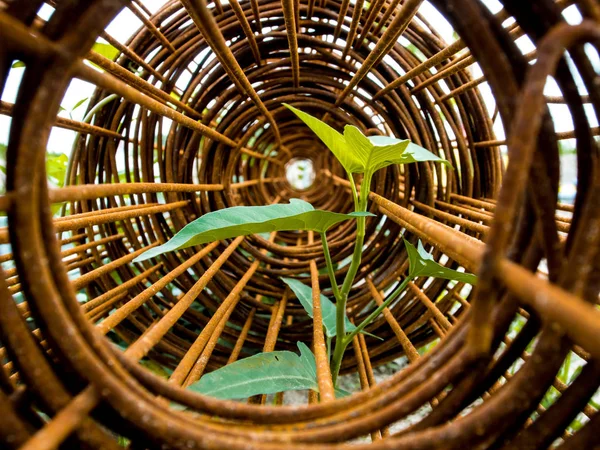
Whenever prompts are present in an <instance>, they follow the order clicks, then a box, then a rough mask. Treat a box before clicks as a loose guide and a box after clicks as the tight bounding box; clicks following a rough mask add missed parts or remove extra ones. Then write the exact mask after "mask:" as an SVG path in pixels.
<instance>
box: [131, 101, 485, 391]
mask: <svg viewBox="0 0 600 450" xmlns="http://www.w3.org/2000/svg"><path fill="white" fill-rule="evenodd" d="M285 106H286V107H287V108H289V109H290V110H291V111H292V112H294V113H295V114H296V115H297V116H298V117H299V118H300V119H301V120H302V121H303V122H304V123H305V124H306V125H308V127H309V128H311V130H312V131H313V132H314V133H315V134H316V135H317V136H318V137H319V138H320V139H321V140H322V141H323V142H324V143H325V145H326V146H327V147H328V148H329V149H330V150H331V151H332V153H333V154H334V155H335V157H336V158H337V159H338V161H339V162H340V163H341V165H342V167H343V168H344V169H345V171H346V173H347V176H348V180H349V182H350V186H351V191H352V197H353V203H354V212H352V213H350V214H339V213H333V212H329V211H319V210H315V209H314V208H313V207H312V205H310V204H309V203H307V202H304V201H301V200H297V199H292V200H290V203H289V204H288V205H285V204H280V205H270V206H249V207H233V208H227V209H222V210H219V211H215V212H211V213H208V214H205V215H203V216H202V217H200V218H199V219H197V220H195V221H194V222H191V223H190V224H188V225H187V226H185V227H184V228H183V229H182V230H181V231H180V232H179V233H177V234H176V235H175V236H174V237H173V238H172V239H171V240H169V241H168V242H167V243H165V244H163V245H161V246H159V247H156V248H154V249H151V250H149V251H148V252H146V253H144V254H143V255H140V256H139V257H138V258H137V259H136V260H135V261H143V260H146V259H148V258H152V257H156V256H158V255H160V254H162V253H164V252H168V251H173V250H177V249H182V248H185V247H190V246H193V245H199V244H204V243H208V242H211V241H215V240H220V239H227V238H231V237H236V236H242V235H248V234H257V233H263V232H272V231H283V230H311V231H315V232H318V233H319V234H320V238H321V243H322V247H323V254H324V257H325V262H326V268H327V273H328V275H329V279H330V282H331V286H332V291H333V295H334V297H335V301H336V302H335V304H334V303H333V302H331V301H330V300H329V299H328V298H327V297H325V296H324V295H322V294H321V296H320V301H321V310H322V319H323V327H324V334H325V335H326V336H327V344H328V350H329V358H330V365H331V373H332V378H333V382H334V385H335V383H336V381H337V376H338V373H339V369H340V366H341V362H342V358H343V355H344V352H345V350H346V348H347V346H348V344H349V343H350V342H352V339H353V338H354V337H355V336H356V335H357V334H358V333H364V332H365V327H367V326H368V325H369V324H370V323H372V322H373V320H374V319H375V318H376V317H377V316H378V315H379V314H380V313H381V312H382V311H383V310H384V309H385V308H386V307H387V306H388V305H389V304H390V303H391V302H392V301H394V300H395V299H397V298H398V297H399V296H400V295H401V294H402V292H403V291H404V289H405V288H406V287H407V285H408V283H409V282H411V281H412V280H414V279H415V278H417V277H420V276H428V277H429V276H431V277H439V278H446V279H451V280H457V281H463V282H467V283H471V284H475V282H476V277H475V276H474V275H472V274H467V273H464V272H458V271H455V270H452V269H448V268H446V267H444V266H442V265H440V264H438V263H437V262H435V261H434V260H433V256H432V255H431V254H429V253H427V252H426V251H425V249H424V248H423V245H422V244H421V242H420V241H419V242H418V245H417V248H415V247H414V246H413V245H412V244H410V243H409V242H408V241H406V240H404V243H405V245H406V249H407V252H408V257H409V273H408V275H407V276H406V278H405V279H404V280H403V281H402V282H401V283H400V285H399V286H398V287H397V288H396V289H395V290H394V292H392V293H391V294H390V295H389V296H388V298H387V299H386V301H385V302H384V303H383V304H382V305H380V306H379V307H378V308H376V309H375V310H374V311H373V312H372V313H371V314H370V315H369V316H368V317H367V318H366V319H364V320H363V321H362V322H361V323H360V324H358V325H354V324H353V323H352V322H350V321H349V320H348V317H347V316H346V303H347V300H348V296H349V293H350V290H351V288H352V286H353V285H354V280H355V277H356V273H357V271H358V268H359V266H360V262H361V254H362V251H363V246H364V237H365V224H366V218H367V217H368V216H373V214H371V213H369V212H367V205H368V199H369V192H370V185H371V181H372V178H373V176H374V174H375V172H376V171H377V170H379V169H382V168H384V167H387V166H389V165H392V164H407V163H412V162H420V161H434V162H440V163H442V164H445V165H447V166H450V164H449V163H448V161H446V160H443V159H441V158H440V157H438V156H436V155H434V154H433V153H431V152H429V151H428V150H426V149H424V148H422V147H420V146H418V145H416V144H413V143H412V142H410V141H408V140H399V139H395V138H390V137H385V136H371V137H367V136H365V135H364V134H363V133H362V132H361V131H360V130H359V129H358V128H357V127H355V126H351V125H347V126H346V127H345V128H344V133H343V135H342V134H340V133H339V132H337V131H336V130H334V129H333V128H332V127H330V126H329V125H327V124H325V123H324V122H322V121H320V120H319V119H317V118H315V117H313V116H311V115H309V114H307V113H304V112H302V111H300V110H298V109H296V108H293V107H292V106H289V105H285ZM450 167H451V166H450ZM355 174H358V175H363V179H362V183H361V184H360V186H357V182H356V180H355V179H354V175H355ZM348 219H355V220H356V227H357V233H356V241H355V244H354V251H353V254H352V257H351V260H350V263H349V266H348V271H347V273H346V276H345V278H344V281H343V283H342V285H341V286H338V284H337V281H336V277H335V268H334V265H333V263H332V259H331V255H330V252H329V246H328V242H327V235H326V232H327V230H328V229H329V228H330V227H331V226H332V225H334V224H336V223H339V222H341V221H343V220H348ZM282 280H283V281H284V282H285V283H286V284H287V285H288V286H289V287H290V289H291V290H292V291H293V292H294V294H295V295H296V297H297V298H298V300H299V301H300V303H301V304H302V306H303V307H304V309H305V310H306V311H307V314H308V315H309V316H310V317H312V314H313V303H312V288H311V287H309V286H307V285H305V284H304V283H302V282H301V281H300V280H298V279H292V278H282ZM334 337H335V347H334V350H333V354H332V353H331V351H330V346H331V342H332V339H333V338H334ZM298 347H299V349H300V356H298V355H296V354H294V353H292V352H288V351H286V352H270V353H263V354H258V355H254V356H252V357H249V358H245V359H242V360H240V361H237V362H234V363H232V364H229V365H227V366H224V367H222V368H220V369H218V370H216V371H214V372H211V373H209V374H207V375H204V376H203V377H202V378H201V379H200V380H199V381H198V382H197V383H194V384H192V385H191V386H190V389H193V390H196V391H198V392H201V393H203V394H207V395H213V396H219V397H221V398H225V397H223V396H226V398H243V397H249V396H252V395H256V394H266V393H272V392H279V391H283V390H291V389H315V390H317V389H318V385H317V383H316V369H315V370H314V371H313V370H312V367H313V365H314V364H315V363H314V356H313V355H312V353H311V352H310V350H309V349H308V347H306V345H305V344H303V343H301V342H299V343H298ZM232 386H236V388H235V389H233V388H232Z"/></svg>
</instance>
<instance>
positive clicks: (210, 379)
mask: <svg viewBox="0 0 600 450" xmlns="http://www.w3.org/2000/svg"><path fill="white" fill-rule="evenodd" d="M298 348H299V349H300V356H298V355H297V354H296V353H293V352H290V351H286V350H284V351H275V352H269V353H259V354H258V355H254V356H250V357H248V358H244V359H241V360H239V361H236V362H234V363H231V364H228V365H226V366H223V367H221V368H220V369H217V370H215V371H213V372H210V373H207V374H206V375H204V376H203V377H202V378H200V380H199V381H197V382H196V383H194V384H192V385H190V386H189V387H188V389H190V390H193V391H195V392H198V393H200V394H204V395H210V396H211V397H216V398H220V399H240V398H248V397H251V396H253V395H259V394H274V393H276V392H281V391H293V390H302V389H313V390H316V391H318V389H319V386H318V384H317V366H316V363H315V357H314V355H313V354H312V352H311V351H310V349H309V348H308V347H307V346H306V345H305V344H303V343H302V342H298Z"/></svg>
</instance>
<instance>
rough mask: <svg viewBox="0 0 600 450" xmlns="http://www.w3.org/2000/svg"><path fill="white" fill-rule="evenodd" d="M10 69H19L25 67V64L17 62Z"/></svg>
mask: <svg viewBox="0 0 600 450" xmlns="http://www.w3.org/2000/svg"><path fill="white" fill-rule="evenodd" d="M10 67H11V68H12V69H18V68H20V67H25V63H24V62H23V61H15V62H14V63H13V64H12V66H10Z"/></svg>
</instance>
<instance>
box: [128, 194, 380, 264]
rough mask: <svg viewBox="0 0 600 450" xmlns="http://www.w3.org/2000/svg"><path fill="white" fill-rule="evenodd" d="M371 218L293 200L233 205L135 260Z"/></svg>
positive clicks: (320, 230)
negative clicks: (242, 237) (192, 248)
mask: <svg viewBox="0 0 600 450" xmlns="http://www.w3.org/2000/svg"><path fill="white" fill-rule="evenodd" d="M368 215H373V214H370V213H364V212H353V213H350V214H340V213H334V212H331V211H321V210H316V209H314V208H313V206H312V205H311V204H310V203H307V202H305V201H303V200H298V199H291V200H290V203H289V204H277V205H268V206H234V207H232V208H225V209H221V210H219V211H213V212H210V213H207V214H204V215H203V216H202V217H200V218H198V219H196V220H194V221H193V222H191V223H189V224H187V225H186V226H185V227H183V228H182V229H181V230H180V231H179V233H177V234H176V235H175V236H173V237H172V238H171V239H170V240H169V241H168V242H166V243H165V244H163V245H160V246H158V247H155V248H153V249H150V250H149V251H147V252H146V253H143V254H142V255H140V256H138V257H137V258H136V259H135V260H134V261H135V262H139V261H144V260H146V259H149V258H153V257H155V256H157V255H160V254H162V253H166V252H170V251H173V250H179V249H182V248H186V247H191V246H193V245H200V244H206V243H207V242H213V241H220V240H222V239H229V238H233V237H237V236H245V235H248V234H256V233H265V232H272V231H284V230H312V231H317V232H319V233H324V232H325V231H326V230H327V229H328V228H329V227H331V226H332V225H335V224H336V223H339V222H342V221H344V220H348V219H353V218H356V217H360V216H368Z"/></svg>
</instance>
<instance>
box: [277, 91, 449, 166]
mask: <svg viewBox="0 0 600 450" xmlns="http://www.w3.org/2000/svg"><path fill="white" fill-rule="evenodd" d="M284 105H285V106H286V107H287V108H288V109H290V110H291V111H292V112H294V114H296V115H297V116H298V117H299V118H300V119H301V120H302V121H303V122H304V123H305V124H306V125H308V127H309V128H310V129H311V130H312V131H313V132H314V133H315V134H316V135H317V136H318V137H319V138H320V139H321V140H322V141H323V143H324V144H325V145H326V146H327V147H328V148H329V150H331V152H332V153H333V154H334V155H335V157H336V158H337V159H338V160H339V162H340V163H341V164H342V166H343V167H344V169H346V172H348V173H365V174H373V173H375V172H376V171H378V170H379V169H383V168H384V167H387V166H389V165H392V164H408V163H413V162H423V161H436V162H440V163H443V164H446V165H447V166H448V167H452V166H451V165H450V163H449V162H448V161H446V160H445V159H442V158H440V157H439V156H436V155H434V154H433V153H431V152H430V151H429V150H426V149H424V148H423V147H421V146H419V145H416V144H413V143H412V142H410V140H408V139H404V140H402V139H396V138H393V137H388V136H369V137H367V136H365V135H364V134H363V133H362V131H360V130H359V129H358V128H357V127H355V126H354V125H346V126H345V127H344V134H343V135H341V134H340V133H338V132H337V131H336V130H334V129H333V128H332V127H330V126H329V125H327V124H326V123H325V122H323V121H321V120H319V119H317V118H316V117H313V116H311V115H310V114H307V113H305V112H302V111H300V110H299V109H296V108H294V107H292V106H289V105H286V104H285V103H284Z"/></svg>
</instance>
